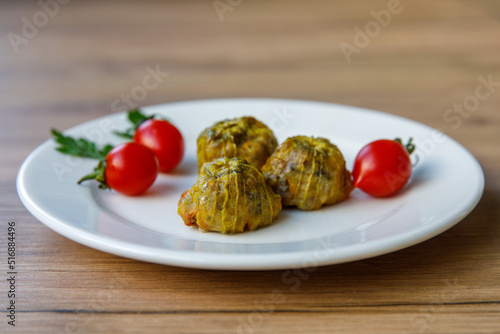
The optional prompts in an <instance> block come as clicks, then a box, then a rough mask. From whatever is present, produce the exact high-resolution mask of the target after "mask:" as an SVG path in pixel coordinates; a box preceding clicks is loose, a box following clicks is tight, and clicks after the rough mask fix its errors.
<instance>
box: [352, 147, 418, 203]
mask: <svg viewBox="0 0 500 334" xmlns="http://www.w3.org/2000/svg"><path fill="white" fill-rule="evenodd" d="M414 150H415V145H414V144H413V142H412V139H411V138H410V140H409V142H408V144H406V145H405V146H403V144H402V141H401V139H396V140H389V139H380V140H376V141H374V142H371V143H369V144H368V145H366V146H364V147H363V148H362V149H361V150H360V151H359V153H358V155H357V156H356V159H355V161H354V168H353V171H352V176H353V179H354V187H356V188H359V189H361V190H363V191H364V192H365V193H367V194H370V195H372V196H375V197H386V196H390V195H393V194H395V193H396V192H398V191H399V190H401V188H403V187H404V186H405V185H406V184H407V183H408V180H409V179H410V177H411V174H412V169H413V168H412V163H411V159H410V154H411V153H412V152H413V151H414Z"/></svg>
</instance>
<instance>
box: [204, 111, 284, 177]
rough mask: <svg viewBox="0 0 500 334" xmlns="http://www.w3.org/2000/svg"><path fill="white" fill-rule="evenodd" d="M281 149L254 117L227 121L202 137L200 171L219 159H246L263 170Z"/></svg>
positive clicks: (272, 136)
mask: <svg viewBox="0 0 500 334" xmlns="http://www.w3.org/2000/svg"><path fill="white" fill-rule="evenodd" d="M277 146H278V141H277V140H276V137H275V136H274V134H273V132H272V131H271V130H270V129H269V128H268V127H267V126H266V125H264V124H263V123H262V122H260V121H258V120H256V119H255V118H253V117H241V118H235V119H232V120H225V121H221V122H218V123H216V124H214V125H213V126H211V127H209V128H207V129H205V130H204V131H203V132H202V133H201V134H200V136H199V137H198V170H201V167H202V166H203V164H204V163H206V162H210V161H213V160H215V159H219V158H235V157H238V158H242V159H245V160H247V161H248V162H249V163H251V164H252V165H254V166H255V167H257V168H258V169H260V168H261V167H262V165H264V163H265V162H266V160H267V158H269V156H270V155H271V154H272V153H273V151H274V150H275V149H276V147H277Z"/></svg>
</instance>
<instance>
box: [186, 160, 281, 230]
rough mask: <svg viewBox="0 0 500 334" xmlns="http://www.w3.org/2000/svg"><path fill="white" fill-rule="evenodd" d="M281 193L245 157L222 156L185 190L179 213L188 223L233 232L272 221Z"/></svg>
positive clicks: (278, 211) (206, 165)
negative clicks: (273, 188) (276, 191)
mask: <svg viewBox="0 0 500 334" xmlns="http://www.w3.org/2000/svg"><path fill="white" fill-rule="evenodd" d="M280 212H281V197H280V196H279V195H277V194H275V193H274V192H273V190H272V189H271V187H270V186H269V185H267V184H266V182H265V180H264V176H263V175H262V173H261V172H260V171H259V170H258V169H257V168H256V167H255V166H253V165H251V164H250V163H248V162H247V161H246V160H243V159H240V158H232V159H228V158H221V159H218V160H215V161H212V162H209V163H206V164H205V165H203V167H202V170H201V173H200V175H199V177H198V181H197V182H196V183H195V184H194V185H193V186H192V187H191V189H189V190H187V191H186V192H184V194H182V196H181V199H180V201H179V210H178V213H179V215H180V216H181V217H182V219H183V220H184V223H185V224H186V225H187V226H195V225H198V227H199V228H200V229H201V230H203V231H214V232H220V233H224V234H233V233H239V232H243V231H245V230H248V231H253V230H255V229H256V228H258V227H261V226H266V225H270V224H271V223H272V222H273V220H274V219H275V218H276V217H277V216H278V214H279V213H280Z"/></svg>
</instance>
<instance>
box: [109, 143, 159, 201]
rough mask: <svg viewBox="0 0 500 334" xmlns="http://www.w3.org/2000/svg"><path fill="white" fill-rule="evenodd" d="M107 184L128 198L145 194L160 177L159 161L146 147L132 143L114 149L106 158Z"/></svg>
mask: <svg viewBox="0 0 500 334" xmlns="http://www.w3.org/2000/svg"><path fill="white" fill-rule="evenodd" d="M105 175H106V183H107V184H108V186H110V187H111V188H112V189H114V190H116V191H117V192H119V193H122V194H124V195H128V196H134V195H139V194H141V193H143V192H145V191H146V190H147V189H149V187H151V185H152V184H153V182H154V181H155V179H156V177H157V176H158V159H157V158H156V156H155V154H154V153H153V151H152V150H150V149H149V148H147V147H146V146H144V145H141V144H138V143H134V142H130V143H125V144H120V145H118V146H116V147H115V148H113V149H112V150H111V151H110V152H109V153H108V155H107V156H106V172H105Z"/></svg>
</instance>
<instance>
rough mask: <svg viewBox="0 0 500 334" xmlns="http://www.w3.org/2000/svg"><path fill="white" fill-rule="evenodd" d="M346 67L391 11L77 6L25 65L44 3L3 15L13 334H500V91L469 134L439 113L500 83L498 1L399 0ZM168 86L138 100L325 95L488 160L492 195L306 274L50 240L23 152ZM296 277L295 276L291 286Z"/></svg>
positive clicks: (1, 289)
mask: <svg viewBox="0 0 500 334" xmlns="http://www.w3.org/2000/svg"><path fill="white" fill-rule="evenodd" d="M401 4H402V8H403V10H402V11H401V13H399V14H397V15H393V16H392V18H391V22H390V24H389V25H388V26H387V27H385V28H383V29H381V31H380V34H378V35H377V36H375V37H373V39H372V40H371V42H370V44H369V45H368V46H367V47H365V48H363V49H362V50H361V52H360V53H359V54H353V55H352V62H351V63H350V64H348V63H347V62H346V59H345V57H344V55H343V54H342V52H341V50H340V47H339V45H340V43H342V42H346V43H351V44H352V43H353V38H354V34H355V32H354V30H353V29H354V28H355V27H364V26H365V25H366V23H367V22H369V21H370V20H372V19H373V18H372V16H371V14H370V11H372V10H374V11H380V10H382V9H384V8H387V5H388V1H380V0H375V1H371V0H370V1H369V0H361V1H356V2H348V1H327V0H313V1H300V0H288V1H285V0H271V1H265V0H253V1H244V2H242V3H241V4H240V5H239V6H236V7H235V8H234V10H233V11H229V12H226V13H225V16H224V21H221V20H220V19H219V17H218V15H217V12H216V11H215V9H214V7H213V4H212V1H201V0H196V1H180V0H177V1H141V2H140V3H139V2H134V1H106V2H103V1H97V0H92V1H76V0H74V1H71V2H69V3H68V4H67V5H64V6H60V8H59V11H58V13H57V14H56V15H55V16H54V17H53V18H50V20H49V22H48V24H47V25H45V26H44V27H41V28H40V29H39V31H38V33H37V34H36V36H34V37H33V38H30V39H29V41H28V43H27V44H22V45H20V46H19V52H18V53H16V52H15V51H14V49H13V47H12V45H11V43H9V39H8V34H9V33H11V32H14V33H17V34H21V29H22V25H23V21H22V18H23V17H26V18H28V19H30V20H31V19H32V17H33V15H35V14H36V13H37V12H38V11H40V7H39V5H38V4H37V1H15V2H14V1H11V2H6V1H4V2H2V3H1V4H0V35H1V39H0V117H1V120H0V144H1V145H0V154H1V155H0V157H1V162H0V199H1V200H0V217H1V218H0V229H1V231H0V236H1V237H0V254H1V263H2V264H1V265H0V266H1V269H0V270H1V275H2V277H0V281H1V282H2V283H0V306H1V308H0V316H1V319H2V320H0V332H1V333H125V332H126V333H499V332H500V285H499V282H500V218H499V217H500V173H499V169H500V155H499V154H498V152H499V151H498V143H499V139H500V131H499V125H500V113H499V109H498V108H499V105H500V87H499V86H495V87H494V91H493V92H492V93H491V95H490V96H489V97H488V98H487V99H485V100H483V101H481V102H480V106H479V108H478V109H477V110H476V111H474V112H471V113H470V115H469V116H467V117H464V118H463V119H462V123H461V124H460V126H458V127H457V128H455V127H454V125H455V123H452V122H449V121H447V120H446V119H445V117H444V115H445V112H446V110H447V109H448V108H450V107H452V106H453V104H455V103H462V102H463V101H464V99H465V98H466V97H467V96H469V95H473V94H474V93H475V87H476V86H477V84H478V77H480V76H482V77H485V78H487V77H488V76H490V75H491V76H492V78H493V80H494V81H495V82H500V58H499V57H498V54H499V52H500V38H499V37H500V3H499V2H498V1H495V0H480V1H472V0H470V1H466V0H462V1H451V0H441V1H432V0H421V1H401ZM157 65H158V66H160V67H161V69H162V70H163V71H165V72H169V73H170V76H169V77H168V78H166V79H165V80H164V81H163V82H162V83H161V84H160V85H159V86H158V87H157V88H156V89H154V90H152V91H150V92H148V95H147V97H146V98H145V100H144V101H142V102H141V104H142V105H153V104H159V103H165V102H171V101H182V100H191V99H202V98H221V97H277V98H293V99H307V100H319V101H326V102H335V103H341V104H349V105H356V106H361V107H367V108H371V109H378V110H382V111H386V112H389V113H392V114H396V115H400V116H404V117H407V118H410V119H414V120H416V121H419V122H422V123H425V124H427V125H429V126H432V127H435V128H439V129H441V130H442V131H444V132H445V133H447V134H448V135H450V136H451V137H453V138H454V139H456V140H457V141H459V142H460V143H462V144H463V145H464V146H465V147H466V148H467V149H469V150H470V151H471V152H472V153H473V154H474V155H475V156H476V157H477V159H478V160H479V162H480V163H481V165H482V167H483V169H484V172H485V177H486V190H485V194H484V196H483V199H482V201H481V202H480V203H479V205H478V207H477V208H476V209H475V210H474V211H473V212H472V213H471V214H470V215H469V216H468V217H467V218H466V219H464V220H463V221H462V222H461V223H460V224H458V225H457V226H455V227H454V228H452V229H450V230H449V231H447V232H445V233H443V234H441V235H439V236H437V237H435V238H433V239H431V240H429V241H426V242H424V243H421V244H419V245H416V246H413V247H410V248H408V249H405V250H401V251H398V252H395V253H392V254H388V255H384V256H379V257H376V258H372V259H367V260H364V261H357V262H353V263H347V264H341V265H335V266H328V267H323V268H318V269H317V270H315V271H313V272H310V273H307V272H305V271H296V272H289V271H268V272H217V271H202V270H192V269H184V268H175V267H169V266H161V265H155V264H149V263H142V262H138V261H134V260H129V259H125V258H120V257H116V256H114V255H110V254H106V253H102V252H99V251H97V250H93V249H90V248H87V247H85V246H82V245H80V244H77V243H75V242H72V241H70V240H68V239H66V238H64V237H62V236H60V235H58V234H56V233H54V232H52V231H51V230H49V229H48V228H46V227H45V226H44V225H42V224H41V223H39V222H38V221H37V220H36V219H35V218H33V217H32V216H31V215H30V213H29V212H28V211H27V210H26V209H25V208H24V207H23V206H22V204H21V202H20V200H19V199H18V197H17V194H16V188H15V178H16V174H17V171H18V169H19V166H20V165H21V163H22V161H23V160H24V158H25V157H26V156H27V155H28V154H29V153H30V152H31V151H32V150H33V149H35V148H36V147H37V146H38V145H39V144H41V143H42V142H43V141H45V140H46V139H48V138H49V132H48V129H49V128H50V127H56V128H59V129H66V128H69V127H71V126H74V125H76V124H79V123H81V122H85V121H88V120H91V119H93V118H95V117H99V116H104V115H108V114H110V113H112V112H113V109H112V103H113V101H114V100H115V99H117V98H120V96H121V94H123V93H127V92H130V90H131V89H132V88H133V87H134V86H136V85H138V84H140V83H141V82H142V79H143V77H144V75H145V74H146V69H147V67H148V66H151V67H156V66H157ZM8 221H16V222H17V224H18V228H19V230H18V240H17V242H18V260H19V267H18V270H19V275H18V283H17V284H18V286H17V289H18V292H19V295H18V296H19V297H18V303H19V305H18V317H17V327H16V328H11V327H10V326H7V323H6V320H5V319H6V317H5V315H6V311H5V309H6V303H7V297H6V291H7V289H8V287H7V283H6V280H5V279H4V275H5V272H6V270H5V265H4V263H5V255H6V253H5V252H6V243H7V241H6V238H5V233H4V232H3V231H4V230H5V229H6V226H7V222H8ZM290 278H293V279H290Z"/></svg>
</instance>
